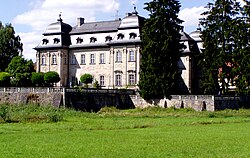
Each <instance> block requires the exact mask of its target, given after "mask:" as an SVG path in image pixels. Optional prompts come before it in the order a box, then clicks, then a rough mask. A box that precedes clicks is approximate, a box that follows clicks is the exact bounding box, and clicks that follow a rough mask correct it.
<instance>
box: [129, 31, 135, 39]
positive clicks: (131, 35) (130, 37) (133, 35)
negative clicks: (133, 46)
mask: <svg viewBox="0 0 250 158" xmlns="http://www.w3.org/2000/svg"><path fill="white" fill-rule="evenodd" d="M135 37H137V34H136V33H134V32H132V33H130V34H129V39H135Z"/></svg>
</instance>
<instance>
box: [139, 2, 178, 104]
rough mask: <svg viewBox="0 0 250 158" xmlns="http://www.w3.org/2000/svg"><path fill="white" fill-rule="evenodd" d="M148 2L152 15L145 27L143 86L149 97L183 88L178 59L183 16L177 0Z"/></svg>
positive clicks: (165, 94) (141, 69) (143, 93)
mask: <svg viewBox="0 0 250 158" xmlns="http://www.w3.org/2000/svg"><path fill="white" fill-rule="evenodd" d="M145 5H146V7H145V9H146V10H147V11H149V12H150V14H149V15H150V17H149V18H148V19H146V21H145V24H144V27H143V28H142V43H143V49H142V53H141V54H142V58H141V66H140V80H139V88H140V94H141V96H142V97H143V98H144V99H146V100H148V99H157V98H164V97H168V96H169V95H171V94H176V93H178V92H179V88H178V83H179V80H180V74H179V73H178V70H179V68H178V64H177V62H178V61H179V60H180V56H181V52H180V50H181V48H182V45H181V44H180V39H181V34H180V31H181V30H182V26H180V24H181V23H182V20H180V19H179V18H178V13H179V11H180V3H179V2H178V1H176V0H170V1H160V0H155V1H152V2H149V3H145Z"/></svg>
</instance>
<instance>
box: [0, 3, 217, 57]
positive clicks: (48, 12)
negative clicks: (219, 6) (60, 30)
mask: <svg viewBox="0 0 250 158" xmlns="http://www.w3.org/2000/svg"><path fill="white" fill-rule="evenodd" d="M149 1H150V0H2V1H1V6H0V21H1V22H2V23H3V24H7V23H11V24H12V26H13V27H14V29H15V32H16V35H19V36H20V38H21V42H22V43H23V49H24V50H23V55H24V58H26V59H32V60H33V61H35V57H36V51H35V50H34V49H33V48H34V47H36V46H37V45H38V44H39V42H40V40H41V39H42V37H43V35H42V34H43V33H44V31H45V30H46V28H47V26H48V25H49V24H51V23H54V22H56V21H57V19H58V18H59V14H60V13H61V15H62V19H63V22H65V23H68V24H70V25H71V26H75V25H76V20H77V18H78V17H83V18H85V22H93V21H107V20H113V19H115V18H116V17H119V18H124V17H125V14H126V13H128V12H132V11H133V7H134V5H135V6H136V9H137V11H138V13H139V15H140V16H143V17H148V12H147V11H146V10H144V7H145V5H144V3H146V2H149ZM208 2H213V0H180V3H181V11H180V12H179V18H180V19H182V20H183V21H184V22H183V24H182V25H183V26H184V31H185V32H187V33H190V32H192V31H195V30H196V29H197V26H198V23H199V22H198V21H199V18H201V15H200V14H201V13H202V12H204V11H205V10H206V9H205V8H204V7H205V6H206V4H207V3H208ZM0 60H1V59H0Z"/></svg>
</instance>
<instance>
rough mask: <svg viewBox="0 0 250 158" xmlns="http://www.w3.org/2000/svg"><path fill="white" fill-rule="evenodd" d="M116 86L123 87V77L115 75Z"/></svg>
mask: <svg viewBox="0 0 250 158" xmlns="http://www.w3.org/2000/svg"><path fill="white" fill-rule="evenodd" d="M115 85H116V86H121V85H122V81H121V75H120V74H118V75H115Z"/></svg>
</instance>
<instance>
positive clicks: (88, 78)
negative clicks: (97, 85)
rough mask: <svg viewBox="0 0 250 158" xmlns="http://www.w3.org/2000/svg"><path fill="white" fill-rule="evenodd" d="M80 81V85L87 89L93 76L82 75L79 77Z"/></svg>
mask: <svg viewBox="0 0 250 158" xmlns="http://www.w3.org/2000/svg"><path fill="white" fill-rule="evenodd" d="M80 81H81V82H82V83H84V84H85V86H87V87H88V84H89V83H92V81H93V76H92V75H90V74H83V75H82V76H81V77H80Z"/></svg>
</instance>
